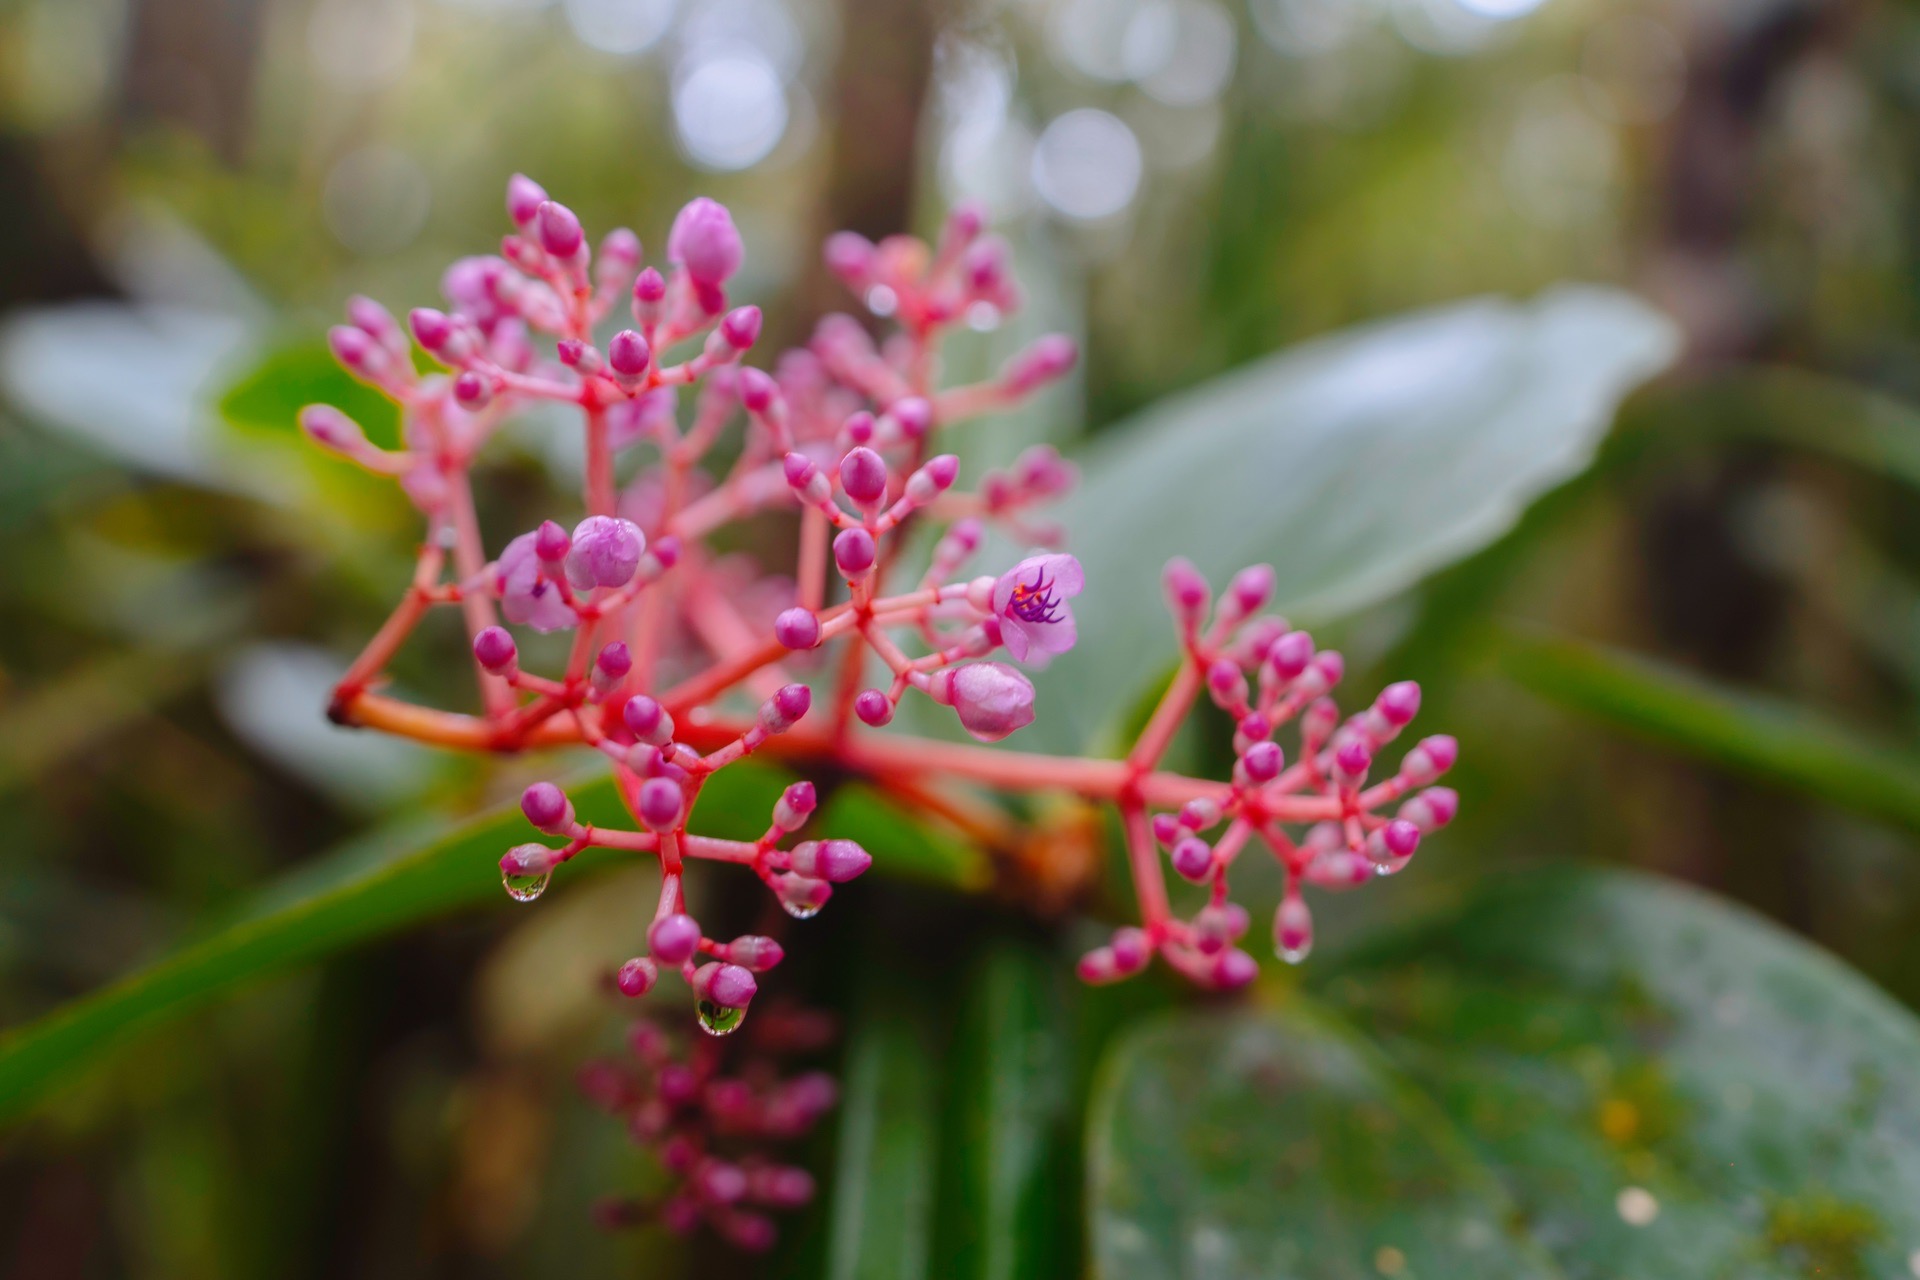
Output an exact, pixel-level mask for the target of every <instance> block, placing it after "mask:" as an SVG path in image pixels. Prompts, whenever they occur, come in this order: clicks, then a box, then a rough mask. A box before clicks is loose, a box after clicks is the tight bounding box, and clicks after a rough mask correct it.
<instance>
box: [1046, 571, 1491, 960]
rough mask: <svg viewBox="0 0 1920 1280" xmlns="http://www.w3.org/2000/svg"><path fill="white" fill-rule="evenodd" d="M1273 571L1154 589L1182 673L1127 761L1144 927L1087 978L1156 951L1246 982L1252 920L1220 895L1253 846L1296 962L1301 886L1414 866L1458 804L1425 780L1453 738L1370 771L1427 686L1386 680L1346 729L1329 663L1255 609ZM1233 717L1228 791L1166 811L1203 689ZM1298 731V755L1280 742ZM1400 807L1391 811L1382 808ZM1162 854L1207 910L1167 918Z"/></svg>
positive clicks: (1179, 576)
mask: <svg viewBox="0 0 1920 1280" xmlns="http://www.w3.org/2000/svg"><path fill="white" fill-rule="evenodd" d="M1273 583H1274V576H1273V571H1272V570H1271V569H1270V568H1268V567H1267V566H1265V565H1255V566H1253V567H1251V568H1248V569H1244V570H1242V571H1241V572H1240V573H1239V574H1237V575H1235V576H1234V579H1233V581H1232V582H1231V583H1229V584H1228V587H1227V590H1226V592H1225V593H1224V594H1223V595H1222V596H1221V597H1220V598H1219V599H1218V600H1215V598H1214V596H1213V592H1212V589H1211V588H1210V587H1209V585H1208V584H1207V581H1206V579H1205V578H1203V577H1202V576H1201V575H1200V573H1199V572H1198V571H1197V570H1196V569H1194V567H1193V566H1192V565H1190V564H1188V563H1187V562H1186V561H1184V560H1175V561H1173V562H1172V563H1170V564H1169V565H1168V566H1167V568H1166V572H1165V574H1164V576H1163V579H1162V584H1163V587H1164V589H1165V595H1166V600H1167V607H1168V609H1169V610H1170V611H1171V613H1172V614H1173V618H1174V623H1175V626H1176V627H1177V628H1178V631H1179V634H1180V640H1181V645H1182V648H1183V650H1184V655H1185V656H1184V661H1183V664H1182V667H1181V671H1180V674H1179V676H1178V677H1177V678H1176V679H1175V682H1174V684H1173V686H1172V687H1171V688H1170V689H1169V690H1168V691H1167V695H1166V697H1165V699H1164V700H1163V701H1162V703H1161V705H1160V708H1159V710H1158V711H1157V712H1156V714H1155V715H1154V717H1153V718H1152V720H1151V721H1150V722H1149V724H1148V726H1147V729H1146V730H1145V732H1144V733H1143V734H1142V736H1141V739H1140V742H1139V743H1138V744H1137V745H1136V747H1135V749H1134V751H1133V753H1132V754H1131V755H1130V756H1129V758H1128V765H1129V770H1130V773H1131V774H1132V776H1133V777H1134V779H1135V785H1134V786H1133V787H1132V788H1131V789H1130V790H1129V792H1128V793H1123V795H1122V796H1121V799H1120V806H1121V811H1122V814H1123V816H1124V817H1125V819H1126V830H1127V837H1128V842H1129V844H1130V846H1131V852H1132V854H1133V867H1134V875H1135V881H1136V887H1137V888H1138V889H1139V890H1140V898H1141V903H1142V912H1143V915H1144V917H1145V918H1144V920H1143V921H1142V925H1141V927H1140V928H1137V929H1135V928H1128V929H1122V930H1120V931H1119V932H1118V933H1116V934H1115V935H1114V938H1113V940H1112V941H1111V942H1110V943H1108V944H1107V945H1106V946H1103V947H1098V948H1096V949H1095V950H1093V951H1090V952H1088V953H1087V954H1086V955H1085V956H1083V957H1082V958H1081V961H1080V974H1081V976H1082V977H1083V978H1085V979H1086V980H1087V981H1089V982H1111V981H1114V980H1116V979H1120V978H1125V977H1129V976H1131V975H1132V974H1135V973H1138V972H1139V971H1140V970H1142V969H1143V968H1145V967H1146V964H1147V962H1148V960H1149V959H1150V958H1151V957H1152V955H1153V954H1154V953H1155V952H1156V951H1157V952H1159V953H1160V954H1162V955H1164V956H1165V957H1166V958H1167V960H1168V962H1169V963H1170V964H1172V965H1173V966H1174V967H1175V968H1177V969H1179V970H1180V971H1181V972H1183V973H1185V974H1186V975H1187V976H1188V977H1190V978H1193V979H1194V980H1195V981H1197V982H1200V983H1202V984H1203V985H1206V986H1210V987H1218V988H1233V987H1239V986H1243V985H1245V984H1246V983H1248V982H1250V981H1252V980H1253V978H1254V975H1255V974H1256V972H1257V966H1256V965H1255V964H1254V961H1253V958H1252V957H1251V956H1250V955H1248V954H1247V953H1246V952H1245V951H1243V950H1241V949H1240V948H1239V946H1238V945H1237V944H1238V942H1239V940H1240V939H1241V938H1242V937H1243V936H1244V935H1245V934H1246V932H1247V929H1248V928H1249V923H1250V922H1249V921H1248V919H1247V913H1246V911H1245V910H1244V909H1242V908H1241V907H1240V906H1239V905H1238V904H1236V903H1234V902H1232V901H1230V900H1229V898H1228V896H1227V873H1228V870H1229V869H1230V868H1231V867H1232V865H1233V863H1234V861H1235V859H1237V858H1238V857H1239V856H1240V854H1241V853H1242V852H1243V851H1244V850H1245V849H1246V848H1247V846H1248V845H1249V844H1254V843H1257V844H1260V845H1262V846H1264V847H1265V848H1266V849H1268V850H1269V851H1270V852H1271V853H1272V854H1273V856H1274V857H1275V858H1276V859H1277V860H1278V861H1279V863H1280V866H1281V868H1282V870H1283V871H1284V873H1285V876H1286V887H1285V891H1284V893H1283V895H1282V897H1281V901H1280V906H1279V909H1278V910H1277V911H1276V912H1275V914H1274V920H1273V947H1274V952H1275V954H1277V955H1278V956H1279V957H1280V958H1281V959H1283V960H1285V961H1287V962H1288V963H1290V964H1297V963H1299V962H1300V961H1301V960H1304V959H1305V958H1306V956H1307V953H1308V952H1309V951H1311V950H1312V949H1313V917H1312V913H1311V912H1310V911H1309V910H1308V907H1307V903H1306V899H1305V898H1304V896H1303V895H1302V892H1301V890H1302V888H1303V886H1305V885H1307V884H1312V885H1315V886H1317V887H1320V888H1325V889H1346V888H1352V887H1354V886H1355V885H1360V884H1364V883H1366V882H1367V881H1369V880H1372V879H1374V878H1375V877H1377V876H1387V875H1392V874H1394V873H1395V872H1398V871H1400V870H1401V869H1402V868H1404V867H1405V866H1406V865H1407V863H1408V862H1409V861H1410V860H1411V859H1412V858H1413V854H1414V851H1415V849H1417V848H1418V847H1419V844H1420V839H1421V837H1422V836H1424V835H1427V834H1429V833H1431V832H1433V831H1437V830H1438V829H1440V828H1441V827H1443V826H1445V825H1447V823H1449V822H1451V821H1452V820H1453V816H1454V812H1455V810H1456V809H1457V807H1458V804H1459V800H1458V797H1457V796H1456V795H1455V794H1454V793H1453V792H1452V791H1451V790H1449V789H1447V788H1446V787H1436V786H1433V785H1432V784H1433V783H1434V782H1435V781H1436V780H1437V779H1438V778H1439V777H1440V775H1441V774H1443V773H1445V772H1446V771H1447V770H1448V769H1450V768H1452V767H1453V762H1454V757H1455V755H1456V753H1457V748H1456V746H1455V744H1454V740H1453V739H1452V738H1450V737H1446V736H1444V735H1442V736H1436V737H1431V738H1425V739H1422V740H1421V741H1420V742H1419V743H1417V744H1416V745H1415V746H1414V747H1413V748H1412V749H1411V750H1409V751H1407V752H1406V753H1405V754H1404V755H1403V756H1402V757H1401V760H1400V763H1399V766H1398V768H1397V769H1394V770H1392V771H1391V772H1390V773H1387V774H1386V776H1384V777H1376V776H1375V775H1376V774H1378V773H1379V772H1380V770H1379V768H1378V765H1377V761H1378V760H1379V758H1380V757H1381V756H1382V755H1383V754H1384V752H1385V750H1386V748H1387V747H1388V746H1389V744H1391V743H1392V742H1393V741H1394V740H1395V739H1396V738H1398V737H1399V736H1400V733H1401V731H1402V730H1403V729H1405V728H1406V727H1407V725H1408V724H1409V723H1411V722H1412V720H1413V718H1414V716H1415V714H1416V713H1418V711H1419V710H1420V687H1419V686H1418V685H1416V684H1414V683H1412V682H1411V681H1403V682H1401V683H1399V684H1393V685H1388V686H1387V688H1386V689H1385V690H1383V691H1382V692H1381V694H1380V696H1379V697H1377V698H1375V699H1374V701H1373V703H1372V705H1370V706H1369V707H1367V708H1366V709H1365V710H1364V711H1361V712H1359V713H1358V714H1355V715H1351V716H1348V717H1346V718H1344V719H1343V718H1342V717H1341V714H1340V710H1339V707H1338V706H1337V705H1336V704H1335V702H1334V700H1333V698H1332V697H1331V696H1330V695H1331V693H1332V691H1333V689H1334V686H1336V685H1337V684H1339V682H1340V679H1341V677H1342V676H1343V675H1344V674H1345V670H1346V665H1345V663H1344V662H1343V661H1342V660H1341V657H1340V655H1339V654H1338V653H1334V652H1331V651H1324V650H1318V649H1316V648H1315V647H1314V643H1313V638H1312V637H1311V636H1309V635H1308V634H1307V633H1306V632H1304V631H1299V630H1295V629H1294V628H1292V627H1291V626H1289V625H1288V623H1287V621H1286V620H1285V619H1284V618H1281V617H1279V616H1277V615H1275V614H1270V613H1262V612H1260V611H1261V610H1262V609H1263V608H1265V607H1266V605H1267V603H1268V601H1269V600H1270V598H1271V597H1272V595H1273ZM1202 689H1204V691H1205V694H1206V696H1207V697H1209V698H1210V699H1211V700H1212V701H1213V703H1214V704H1215V705H1216V706H1218V707H1219V708H1220V709H1221V710H1222V711H1224V712H1225V713H1226V714H1227V715H1228V716H1229V717H1230V718H1231V719H1232V720H1233V722H1234V726H1235V729H1234V736H1233V749H1234V757H1235V762H1234V767H1233V777H1232V780H1231V781H1230V782H1229V783H1228V784H1227V785H1225V786H1224V787H1215V788H1206V789H1204V791H1203V793H1202V794H1197V795H1193V796H1191V797H1189V798H1187V799H1185V800H1184V801H1183V802H1181V803H1179V804H1177V805H1171V806H1165V807H1161V806H1158V805H1156V804H1154V803H1153V800H1154V799H1155V797H1154V796H1152V795H1151V794H1150V791H1151V788H1149V787H1148V786H1147V785H1146V784H1147V782H1148V781H1149V780H1150V774H1149V771H1150V770H1151V769H1152V767H1153V765H1154V764H1155V763H1156V762H1157V761H1158V759H1159V757H1160V754H1161V753H1162V752H1163V751H1164V750H1165V748H1166V745H1167V742H1168V740H1169V739H1170V738H1171V736H1172V733H1173V731H1174V729H1176V728H1177V727H1178V724H1179V722H1180V720H1181V719H1182V718H1184V716H1185V714H1186V711H1187V709H1188V707H1189V706H1190V705H1191V703H1192V701H1193V700H1194V698H1195V697H1196V696H1198V694H1199V692H1200V691H1201V690H1202ZM1289 723H1292V724H1294V725H1295V726H1296V730H1297V732H1296V736H1295V744H1296V745H1295V751H1294V755H1293V759H1292V762H1291V763H1289V761H1288V756H1287V753H1286V751H1285V750H1284V749H1283V748H1282V747H1281V745H1280V744H1279V743H1277V742H1275V741H1274V735H1275V734H1276V733H1277V732H1278V731H1279V730H1280V729H1281V728H1282V727H1284V726H1286V725H1288V724H1289ZM1396 804H1398V811H1397V813H1390V812H1389V810H1390V809H1391V808H1392V806H1394V805H1396ZM1162 855H1164V856H1165V857H1166V859H1167V861H1168V863H1169V864H1170V865H1171V866H1172V867H1173V870H1174V873H1175V874H1176V875H1178V876H1179V877H1180V878H1181V879H1183V880H1187V881H1190V882H1192V883H1194V884H1197V885H1202V886H1205V887H1206V889H1207V896H1206V900H1205V904H1204V905H1203V906H1202V907H1201V908H1200V909H1199V910H1198V912H1196V913H1195V914H1194V915H1193V916H1192V917H1190V918H1188V919H1180V918H1177V917H1176V916H1174V915H1173V914H1172V912H1171V910H1170V909H1169V907H1168V903H1167V894H1166V889H1165V887H1164V884H1163V881H1162V877H1161V874H1160V864H1159V859H1160V857H1161V856H1162Z"/></svg>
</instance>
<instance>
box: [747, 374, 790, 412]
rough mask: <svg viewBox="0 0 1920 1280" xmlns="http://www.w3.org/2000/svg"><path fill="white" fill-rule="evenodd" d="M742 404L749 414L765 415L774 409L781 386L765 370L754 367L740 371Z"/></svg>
mask: <svg viewBox="0 0 1920 1280" xmlns="http://www.w3.org/2000/svg"><path fill="white" fill-rule="evenodd" d="M738 385H739V389H740V403H741V405H742V406H744V407H745V408H746V410H747V412H748V413H765V412H767V410H769V409H771V408H772V407H773V398H774V396H776V395H778V394H779V391H780V387H779V384H777V383H776V382H774V380H773V378H772V377H771V376H770V375H769V374H768V373H767V372H766V371H765V370H763V369H755V368H754V367H753V366H751V365H748V366H747V367H745V368H743V369H741V370H740V381H739V384H738Z"/></svg>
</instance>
